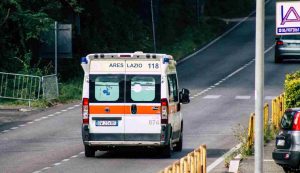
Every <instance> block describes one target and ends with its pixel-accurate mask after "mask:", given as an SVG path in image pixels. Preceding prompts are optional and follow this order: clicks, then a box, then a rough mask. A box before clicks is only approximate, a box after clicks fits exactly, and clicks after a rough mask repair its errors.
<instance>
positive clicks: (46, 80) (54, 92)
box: [42, 74, 58, 100]
mask: <svg viewBox="0 0 300 173" xmlns="http://www.w3.org/2000/svg"><path fill="white" fill-rule="evenodd" d="M42 88H43V98H44V99H47V100H51V99H55V98H57V97H58V81H57V76H56V75H55V74H53V75H47V76H43V77H42Z"/></svg>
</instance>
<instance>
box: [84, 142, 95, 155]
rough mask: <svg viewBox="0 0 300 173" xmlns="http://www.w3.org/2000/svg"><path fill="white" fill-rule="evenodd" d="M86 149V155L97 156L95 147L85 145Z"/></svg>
mask: <svg viewBox="0 0 300 173" xmlns="http://www.w3.org/2000/svg"><path fill="white" fill-rule="evenodd" d="M84 150H85V157H95V152H96V150H95V149H94V148H93V147H90V146H88V145H85V146H84Z"/></svg>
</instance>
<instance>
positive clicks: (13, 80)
mask: <svg viewBox="0 0 300 173" xmlns="http://www.w3.org/2000/svg"><path fill="white" fill-rule="evenodd" d="M40 88H41V77H39V76H33V75H22V74H14V73H4V72H0V97H1V98H8V99H18V100H27V101H30V100H37V99H38V98H39V96H40Z"/></svg>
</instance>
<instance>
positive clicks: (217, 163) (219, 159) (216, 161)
mask: <svg viewBox="0 0 300 173" xmlns="http://www.w3.org/2000/svg"><path fill="white" fill-rule="evenodd" d="M241 146H242V143H239V144H237V145H236V146H234V147H233V148H231V149H230V150H229V151H228V152H227V153H225V154H223V155H222V156H221V157H219V158H218V159H217V160H215V161H214V162H213V163H211V164H210V165H209V166H208V167H207V173H208V172H210V171H212V170H213V169H214V168H215V167H217V166H218V165H219V164H220V163H221V162H223V161H224V160H225V157H226V156H228V155H230V154H231V153H233V152H235V151H236V150H238V149H239V148H241Z"/></svg>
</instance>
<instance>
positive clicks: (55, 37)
mask: <svg viewBox="0 0 300 173" xmlns="http://www.w3.org/2000/svg"><path fill="white" fill-rule="evenodd" d="M54 58H55V60H54V61H55V72H54V74H56V75H57V21H55V22H54Z"/></svg>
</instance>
